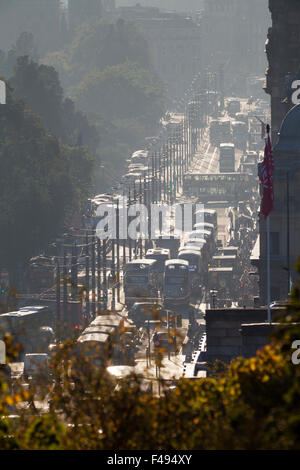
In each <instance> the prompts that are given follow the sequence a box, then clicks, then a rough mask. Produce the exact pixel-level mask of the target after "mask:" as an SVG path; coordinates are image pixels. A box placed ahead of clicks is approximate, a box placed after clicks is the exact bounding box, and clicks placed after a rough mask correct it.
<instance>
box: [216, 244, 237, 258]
mask: <svg viewBox="0 0 300 470" xmlns="http://www.w3.org/2000/svg"><path fill="white" fill-rule="evenodd" d="M238 251H239V249H238V247H237V246H231V245H229V246H220V247H219V248H218V251H217V253H218V254H219V255H225V256H234V255H235V256H237V255H238Z"/></svg>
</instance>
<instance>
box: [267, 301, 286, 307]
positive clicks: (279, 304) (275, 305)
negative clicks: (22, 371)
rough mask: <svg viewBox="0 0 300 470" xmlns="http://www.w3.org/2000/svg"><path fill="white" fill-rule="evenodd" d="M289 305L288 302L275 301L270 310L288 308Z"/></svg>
mask: <svg viewBox="0 0 300 470" xmlns="http://www.w3.org/2000/svg"><path fill="white" fill-rule="evenodd" d="M287 305H288V303H287V301H286V300H273V302H271V304H270V308H286V307H287Z"/></svg>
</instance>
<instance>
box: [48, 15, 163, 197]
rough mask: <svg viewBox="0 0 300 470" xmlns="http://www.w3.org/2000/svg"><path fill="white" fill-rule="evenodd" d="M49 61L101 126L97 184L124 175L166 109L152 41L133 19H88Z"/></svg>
mask: <svg viewBox="0 0 300 470" xmlns="http://www.w3.org/2000/svg"><path fill="white" fill-rule="evenodd" d="M45 63H46V64H48V65H49V66H53V67H55V68H56V70H57V71H58V72H59V74H60V78H61V82H62V84H63V86H64V87H65V89H66V90H67V93H68V94H69V96H71V97H72V98H73V100H74V101H75V103H76V105H78V106H79V107H80V109H82V110H84V111H85V112H86V113H87V115H88V118H89V120H90V121H91V122H93V124H94V125H95V126H96V127H97V130H98V134H99V138H100V142H101V146H99V150H98V155H99V159H98V161H99V163H100V164H101V165H102V166H103V165H104V166H105V168H104V171H102V170H103V168H102V170H101V169H100V165H99V169H98V170H97V172H96V185H97V188H98V190H100V191H102V190H103V189H104V186H107V184H109V185H110V186H111V185H112V184H113V181H114V178H115V179H119V178H120V175H121V174H122V172H123V169H124V167H125V160H126V159H127V158H128V157H129V155H130V153H131V152H132V151H134V150H136V149H137V148H140V147H143V146H144V139H145V137H146V136H149V135H154V134H155V133H156V129H157V124H158V121H159V119H160V117H161V116H162V115H163V114H164V112H165V105H166V101H165V96H164V92H163V86H162V84H161V82H160V80H159V79H158V77H157V75H156V73H155V72H154V71H153V69H152V65H151V61H150V55H149V49H148V44H147V41H146V39H145V37H144V36H143V34H142V33H141V32H140V31H139V30H138V28H137V27H136V26H135V25H134V23H132V22H128V21H124V20H121V19H120V20H119V21H117V22H115V23H110V22H107V21H104V20H100V21H96V22H94V23H92V24H90V23H86V24H83V25H82V26H81V28H79V30H78V32H77V34H76V35H75V36H74V38H73V41H72V42H71V44H70V45H69V46H68V47H66V48H65V50H63V51H57V52H54V53H51V54H49V55H48V56H47V57H46V58H45ZM116 163H117V165H116ZM116 168H117V169H118V171H117V173H116ZM110 173H114V174H115V173H116V174H115V177H114V178H113V177H112V176H109V174H110ZM104 183H105V184H104Z"/></svg>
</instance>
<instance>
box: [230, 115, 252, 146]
mask: <svg viewBox="0 0 300 470" xmlns="http://www.w3.org/2000/svg"><path fill="white" fill-rule="evenodd" d="M231 127H232V140H233V143H234V144H235V146H236V147H237V148H239V149H242V150H245V149H246V148H247V143H248V125H247V124H246V123H245V122H242V121H234V122H232V123H231Z"/></svg>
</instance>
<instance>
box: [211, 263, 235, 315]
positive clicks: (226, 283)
mask: <svg viewBox="0 0 300 470" xmlns="http://www.w3.org/2000/svg"><path fill="white" fill-rule="evenodd" d="M235 287H236V286H235V279H234V270H233V268H232V267H227V268H224V267H223V268H212V267H210V268H208V288H209V290H211V291H212V290H213V291H215V292H216V296H217V305H215V306H216V307H218V308H223V307H224V306H225V305H227V304H228V302H229V300H232V299H234V298H235V296H236V288H235ZM230 305H231V301H230Z"/></svg>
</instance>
